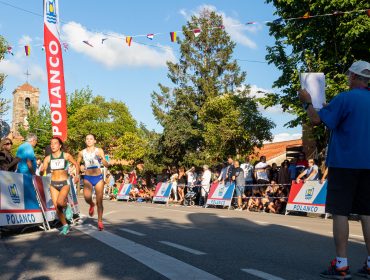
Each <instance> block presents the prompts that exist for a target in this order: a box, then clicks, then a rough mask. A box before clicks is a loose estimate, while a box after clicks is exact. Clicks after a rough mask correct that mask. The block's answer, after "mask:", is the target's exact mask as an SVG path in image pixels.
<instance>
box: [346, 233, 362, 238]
mask: <svg viewBox="0 0 370 280" xmlns="http://www.w3.org/2000/svg"><path fill="white" fill-rule="evenodd" d="M349 237H355V238H361V239H364V236H363V235H357V234H350V235H349Z"/></svg>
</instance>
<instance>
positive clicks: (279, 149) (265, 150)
mask: <svg viewBox="0 0 370 280" xmlns="http://www.w3.org/2000/svg"><path fill="white" fill-rule="evenodd" d="M294 146H302V139H297V140H289V141H283V142H275V143H267V144H264V145H263V146H262V148H260V149H258V148H255V149H254V154H255V157H256V158H259V157H260V156H266V160H270V159H272V158H275V157H278V156H280V155H282V154H284V153H285V152H286V148H287V147H294Z"/></svg>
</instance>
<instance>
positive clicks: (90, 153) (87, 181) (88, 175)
mask: <svg viewBox="0 0 370 280" xmlns="http://www.w3.org/2000/svg"><path fill="white" fill-rule="evenodd" d="M85 143H86V148H85V149H83V150H82V151H80V152H79V153H78V159H77V163H78V166H79V165H80V164H81V161H82V160H83V161H84V162H85V176H84V197H85V201H86V202H87V203H88V204H89V205H90V209H89V215H90V217H92V216H94V208H95V203H94V202H93V201H92V190H93V187H95V195H96V204H97V208H98V229H99V230H103V229H104V225H103V192H104V180H103V175H102V173H101V170H100V164H101V163H103V165H104V166H105V167H108V166H109V164H108V162H107V161H106V160H105V156H104V152H103V150H102V149H101V148H96V147H95V144H96V139H95V136H94V135H93V134H88V135H86V140H85Z"/></svg>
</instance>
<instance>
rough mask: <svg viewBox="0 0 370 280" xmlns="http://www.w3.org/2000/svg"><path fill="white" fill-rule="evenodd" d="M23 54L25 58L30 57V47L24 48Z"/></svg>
mask: <svg viewBox="0 0 370 280" xmlns="http://www.w3.org/2000/svg"><path fill="white" fill-rule="evenodd" d="M24 52H25V53H26V56H30V54H31V47H30V45H26V46H24Z"/></svg>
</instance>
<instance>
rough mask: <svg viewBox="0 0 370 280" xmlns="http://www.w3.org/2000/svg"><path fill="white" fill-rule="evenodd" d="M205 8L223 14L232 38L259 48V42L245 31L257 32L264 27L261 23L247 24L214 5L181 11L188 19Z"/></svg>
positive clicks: (226, 27)
mask: <svg viewBox="0 0 370 280" xmlns="http://www.w3.org/2000/svg"><path fill="white" fill-rule="evenodd" d="M204 10H210V11H214V12H217V14H219V15H221V16H222V19H223V22H224V26H225V30H226V31H227V32H228V33H229V35H230V37H231V39H232V40H233V41H235V42H237V43H239V44H241V45H244V46H247V47H249V48H251V49H255V48H257V44H256V43H255V42H254V41H253V40H251V39H250V38H249V37H248V36H247V35H245V32H250V33H256V32H257V31H259V30H261V29H262V26H261V24H259V23H256V24H252V25H245V23H242V22H240V21H239V20H238V19H236V18H233V17H231V16H227V15H226V14H225V12H223V11H218V10H217V8H216V7H215V6H212V5H201V6H199V7H198V8H197V9H196V10H195V11H192V12H190V13H189V12H187V11H186V10H185V9H181V10H180V11H179V13H180V14H181V15H182V16H183V17H184V18H185V19H187V20H189V19H190V17H191V14H195V15H197V16H199V14H200V13H201V12H202V11H204Z"/></svg>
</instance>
